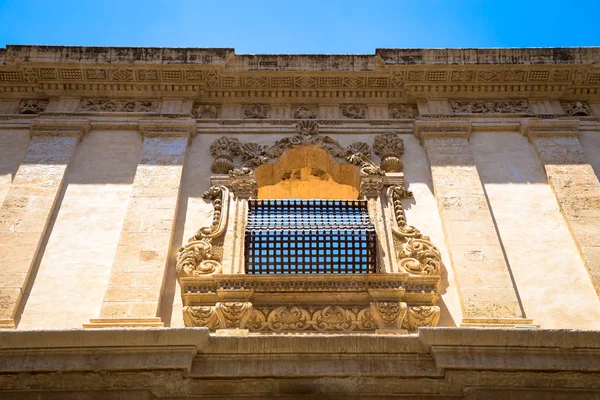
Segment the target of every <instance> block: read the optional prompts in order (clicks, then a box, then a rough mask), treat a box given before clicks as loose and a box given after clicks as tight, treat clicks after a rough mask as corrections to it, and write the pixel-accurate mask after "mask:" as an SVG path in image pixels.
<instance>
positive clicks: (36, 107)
mask: <svg viewBox="0 0 600 400" xmlns="http://www.w3.org/2000/svg"><path fill="white" fill-rule="evenodd" d="M46 108H48V100H36V99H31V100H21V102H20V103H19V111H18V112H19V114H39V113H43V112H44V111H46Z"/></svg>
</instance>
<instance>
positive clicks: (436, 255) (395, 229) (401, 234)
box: [387, 185, 443, 276]
mask: <svg viewBox="0 0 600 400" xmlns="http://www.w3.org/2000/svg"><path fill="white" fill-rule="evenodd" d="M387 194H388V201H389V206H390V208H391V209H392V210H393V211H394V217H395V219H394V226H392V234H393V235H394V248H395V249H396V255H397V262H398V267H399V268H400V270H403V271H406V272H408V273H411V274H414V275H426V276H440V275H441V274H442V268H443V263H442V256H441V253H440V251H439V249H438V248H437V247H436V246H435V245H434V244H433V243H431V239H430V238H429V237H428V236H425V235H423V234H422V233H421V232H420V231H419V230H418V229H417V228H415V227H413V226H410V225H408V224H407V223H406V216H405V214H404V208H403V207H402V199H403V198H406V197H411V196H412V193H411V192H410V191H408V190H407V189H406V188H405V187H404V186H401V185H397V186H391V187H390V188H389V189H388V193H387Z"/></svg>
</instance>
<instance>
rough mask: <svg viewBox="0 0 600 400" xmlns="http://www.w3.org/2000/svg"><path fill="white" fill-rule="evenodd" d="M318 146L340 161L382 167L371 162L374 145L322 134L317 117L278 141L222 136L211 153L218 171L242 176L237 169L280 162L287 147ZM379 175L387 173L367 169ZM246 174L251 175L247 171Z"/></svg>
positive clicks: (214, 168) (212, 146) (299, 123)
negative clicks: (266, 142)
mask: <svg viewBox="0 0 600 400" xmlns="http://www.w3.org/2000/svg"><path fill="white" fill-rule="evenodd" d="M307 145H308V146H315V147H318V148H320V149H323V150H325V151H327V152H328V153H329V154H330V155H331V156H332V157H333V158H334V159H336V160H337V161H339V162H351V163H353V164H356V165H360V166H361V168H363V166H364V167H365V168H366V167H367V164H368V165H370V166H371V171H376V170H377V169H378V168H379V167H377V166H375V164H373V163H372V161H370V155H371V148H370V146H369V145H368V144H366V143H364V142H356V143H353V144H351V145H350V146H348V147H344V146H342V145H341V144H340V143H339V142H337V141H336V140H335V139H332V138H331V137H329V136H324V135H320V134H319V124H318V123H317V122H316V121H313V120H309V119H307V120H301V121H298V123H297V124H296V134H295V135H293V136H291V137H286V138H283V139H280V140H278V141H277V142H275V144H273V145H271V146H269V145H261V144H257V143H240V142H239V141H238V140H237V139H234V138H228V137H221V138H219V139H217V140H216V141H215V142H213V144H212V145H211V155H212V156H213V157H216V158H215V160H214V161H213V164H212V167H211V169H212V171H213V172H216V173H222V174H223V173H229V172H230V171H233V173H234V175H239V174H240V173H239V172H238V171H235V169H242V168H249V169H254V168H256V167H258V166H260V165H262V164H266V163H273V162H276V161H277V160H278V159H279V157H281V155H282V154H283V153H285V152H286V151H287V150H289V149H292V148H294V147H299V146H307ZM238 155H240V156H241V164H240V165H238V166H237V168H236V167H234V159H235V158H236V156H238ZM365 173H367V174H379V175H381V174H382V173H383V172H381V171H380V172H367V170H366V169H365ZM245 175H248V173H246V174H245Z"/></svg>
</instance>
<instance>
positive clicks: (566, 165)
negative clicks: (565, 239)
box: [532, 136, 600, 293]
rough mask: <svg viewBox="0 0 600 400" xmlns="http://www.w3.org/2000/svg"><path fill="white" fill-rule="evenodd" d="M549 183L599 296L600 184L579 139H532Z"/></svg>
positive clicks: (557, 137)
mask: <svg viewBox="0 0 600 400" xmlns="http://www.w3.org/2000/svg"><path fill="white" fill-rule="evenodd" d="M532 142H533V144H534V146H535V148H536V150H537V152H538V154H539V156H540V158H541V160H542V162H543V163H544V168H545V170H546V175H547V176H548V181H549V182H550V185H551V186H552V189H553V191H554V193H555V195H556V199H557V200H558V204H559V206H560V209H561V211H562V214H563V216H564V217H565V220H566V221H567V224H568V226H569V229H570V230H571V233H572V235H573V238H574V239H575V242H576V243H577V246H578V247H579V250H580V252H581V256H582V258H583V260H584V262H585V264H586V266H587V268H588V269H589V273H590V275H591V277H592V280H593V282H594V284H595V286H596V291H597V292H598V293H600V182H599V181H598V177H597V176H596V175H595V174H594V170H593V169H592V166H591V165H590V164H589V162H588V160H587V158H586V157H585V154H584V152H583V148H582V146H581V143H580V142H579V139H578V138H577V137H559V136H554V137H533V138H532Z"/></svg>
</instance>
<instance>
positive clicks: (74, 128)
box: [29, 118, 91, 138]
mask: <svg viewBox="0 0 600 400" xmlns="http://www.w3.org/2000/svg"><path fill="white" fill-rule="evenodd" d="M90 129H91V123H90V121H88V120H87V119H70V118H69V119H66V118H36V119H34V120H32V121H31V122H30V123H29V134H30V136H31V137H33V136H78V137H79V138H82V137H83V136H85V135H86V134H87V133H88V132H89V131H90Z"/></svg>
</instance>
